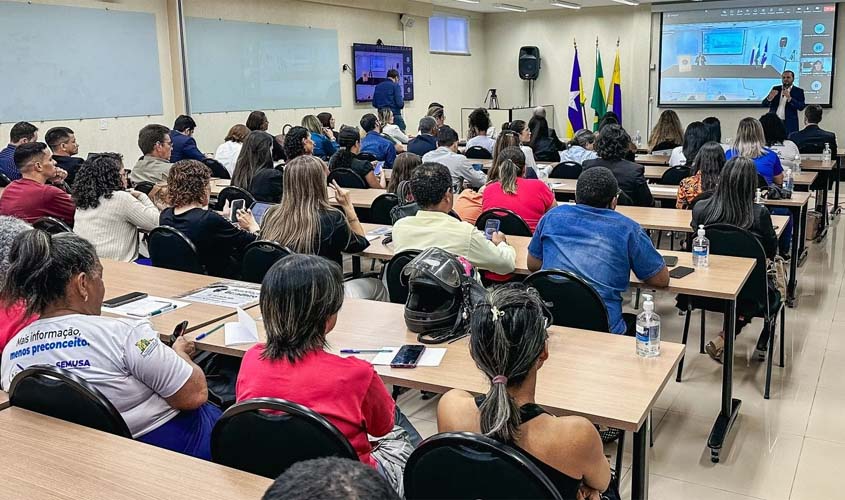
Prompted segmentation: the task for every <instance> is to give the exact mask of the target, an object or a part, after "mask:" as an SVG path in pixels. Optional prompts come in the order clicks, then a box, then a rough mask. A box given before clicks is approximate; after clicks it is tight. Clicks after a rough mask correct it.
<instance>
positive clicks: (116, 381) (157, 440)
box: [0, 229, 220, 460]
mask: <svg viewBox="0 0 845 500" xmlns="http://www.w3.org/2000/svg"><path fill="white" fill-rule="evenodd" d="M9 261H10V262H11V263H12V264H11V266H10V267H9V270H8V272H7V273H6V280H5V283H4V285H3V288H2V291H0V297H2V302H3V305H2V306H3V307H8V306H9V305H10V304H16V303H23V304H24V305H25V306H26V312H27V314H28V315H33V314H35V315H38V319H37V320H36V321H35V322H33V323H31V324H30V325H28V326H26V327H25V328H23V329H22V330H21V331H20V332H18V334H17V335H15V336H14V337H12V338H11V339H10V340H9V342H8V344H6V347H5V348H4V349H3V356H2V361H0V382H2V387H3V390H5V391H8V390H9V387H10V385H11V383H12V379H14V377H15V375H17V374H18V373H20V372H21V371H23V370H24V369H26V368H28V367H30V366H33V365H41V364H47V365H53V366H57V367H59V368H62V369H65V370H68V371H70V372H73V373H75V374H76V375H78V376H80V377H82V378H83V379H85V380H86V381H88V382H89V383H90V384H91V385H92V386H94V387H95V388H97V389H98V390H99V391H100V392H102V393H103V395H104V396H105V397H106V398H107V399H108V400H109V401H110V402H111V403H112V404H113V405H114V407H115V408H116V409H117V410H118V411H119V412H120V415H121V416H122V417H123V420H124V421H125V422H126V426H127V427H128V428H129V431H130V432H131V433H132V437H133V438H135V439H137V440H139V441H142V442H145V443H148V444H152V445H156V446H160V447H163V448H167V449H170V450H172V451H176V452H179V453H184V454H187V455H191V456H195V457H198V458H204V459H206V460H209V459H210V457H211V446H210V440H211V430H212V428H213V427H214V423H215V422H216V421H217V419H218V418H219V417H220V410H219V409H218V408H216V407H214V406H212V405H210V404H208V403H207V402H206V401H207V399H208V388H207V386H206V382H205V376H204V375H203V373H202V370H201V369H200V368H199V367H198V366H197V365H195V364H194V363H193V362H192V361H191V354H192V353H193V352H194V350H195V348H194V345H193V343H192V342H189V341H186V340H185V339H184V337H180V338H179V339H177V340H176V342H175V343H174V345H173V348H172V349H171V348H170V347H167V346H166V345H164V344H163V343H162V342H161V340H160V339H159V335H158V333H157V332H156V331H155V330H153V328H152V325H150V323H149V322H148V321H146V320H135V319H128V318H109V317H103V316H100V312H101V307H102V305H103V295H104V293H105V286H104V284H103V266H102V265H101V264H100V261H99V259H98V258H97V254H96V252H95V250H94V247H93V246H92V245H91V243H89V242H88V241H86V240H84V239H82V238H81V237H79V236H78V235H76V234H74V233H62V234H58V235H55V236H51V235H50V234H49V233H46V232H44V231H39V230H37V229H33V230H30V231H27V232H25V233H22V234H20V235H19V236H18V237H17V238H16V240H15V242H14V243H13V244H12V249H11V251H10V253H9Z"/></svg>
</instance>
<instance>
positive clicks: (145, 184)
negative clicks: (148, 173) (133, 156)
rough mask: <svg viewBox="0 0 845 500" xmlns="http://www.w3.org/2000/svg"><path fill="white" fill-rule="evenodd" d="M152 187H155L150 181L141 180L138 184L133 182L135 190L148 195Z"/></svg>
mask: <svg viewBox="0 0 845 500" xmlns="http://www.w3.org/2000/svg"><path fill="white" fill-rule="evenodd" d="M154 187H156V185H155V184H154V183H152V182H150V181H141V182H139V183H138V184H135V191H140V192H142V193H144V194H147V195H148V194H150V191H152V190H153V188H154Z"/></svg>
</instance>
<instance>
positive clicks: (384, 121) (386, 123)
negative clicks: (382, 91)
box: [378, 108, 411, 144]
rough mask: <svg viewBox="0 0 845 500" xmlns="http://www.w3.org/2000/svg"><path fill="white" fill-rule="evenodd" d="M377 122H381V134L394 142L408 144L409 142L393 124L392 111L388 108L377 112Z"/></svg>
mask: <svg viewBox="0 0 845 500" xmlns="http://www.w3.org/2000/svg"><path fill="white" fill-rule="evenodd" d="M378 120H379V121H380V122H381V133H382V134H385V135H389V136H390V137H392V138H393V140H394V142H399V143H402V144H408V141H410V140H411V139H410V138H409V137H408V136H407V135H405V133H404V132H402V129H400V128H399V126H398V125H396V124H394V123H393V111H391V110H390V108H381V109H380V110H378Z"/></svg>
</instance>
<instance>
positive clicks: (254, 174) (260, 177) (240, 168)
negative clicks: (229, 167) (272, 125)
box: [231, 130, 283, 203]
mask: <svg viewBox="0 0 845 500" xmlns="http://www.w3.org/2000/svg"><path fill="white" fill-rule="evenodd" d="M273 142H275V140H274V139H273V136H272V135H270V134H268V133H267V132H261V131H260V130H255V131H253V132H250V133H249V135H247V136H246V139H245V140H244V144H243V147H242V148H241V153H240V155H238V161H237V162H236V164H235V172H234V174H233V175H232V183H231V185H232V186H237V187H239V188H243V189H246V190H247V191H249V193H250V194H251V195H252V196H253V197H255V199H256V200H257V201H263V202H266V203H278V202H279V201H280V200H281V199H282V186H283V182H282V171H281V170H279V169H277V168H276V167H275V166H274V165H273V157H272V151H273V149H272V148H273Z"/></svg>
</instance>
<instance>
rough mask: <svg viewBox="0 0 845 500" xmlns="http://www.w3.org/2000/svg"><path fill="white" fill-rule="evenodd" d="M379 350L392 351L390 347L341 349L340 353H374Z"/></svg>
mask: <svg viewBox="0 0 845 500" xmlns="http://www.w3.org/2000/svg"><path fill="white" fill-rule="evenodd" d="M380 352H393V350H392V349H341V350H340V353H341V354H376V353H380Z"/></svg>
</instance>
